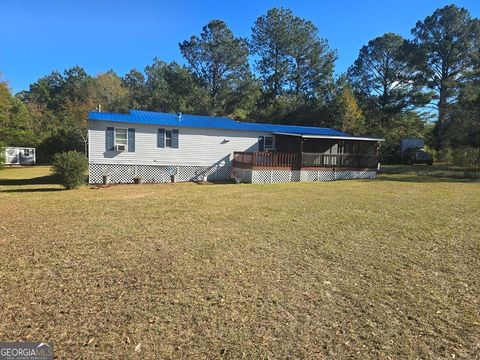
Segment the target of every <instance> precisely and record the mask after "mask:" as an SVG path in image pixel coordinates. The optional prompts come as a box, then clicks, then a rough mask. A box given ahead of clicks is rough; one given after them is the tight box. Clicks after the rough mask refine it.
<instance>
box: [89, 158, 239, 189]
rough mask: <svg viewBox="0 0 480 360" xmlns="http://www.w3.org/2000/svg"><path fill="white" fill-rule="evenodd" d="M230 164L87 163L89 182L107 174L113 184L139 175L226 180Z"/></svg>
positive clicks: (155, 179) (159, 178)
mask: <svg viewBox="0 0 480 360" xmlns="http://www.w3.org/2000/svg"><path fill="white" fill-rule="evenodd" d="M231 170H232V165H231V163H230V162H227V163H225V164H224V165H223V166H221V165H213V166H172V165H120V164H92V163H90V164H89V177H88V181H89V183H90V184H101V183H102V182H103V176H104V175H109V176H110V182H111V183H114V184H128V183H133V178H134V177H136V176H139V177H140V178H142V180H143V181H144V182H147V183H150V182H152V183H154V182H170V181H171V178H170V176H171V175H176V181H198V180H203V178H204V176H207V180H227V179H228V178H229V177H230V173H231Z"/></svg>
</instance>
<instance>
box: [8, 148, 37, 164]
mask: <svg viewBox="0 0 480 360" xmlns="http://www.w3.org/2000/svg"><path fill="white" fill-rule="evenodd" d="M2 151H3V157H4V159H5V160H4V161H5V164H7V165H34V164H35V162H36V155H35V148H31V147H11V146H10V147H4V148H2Z"/></svg>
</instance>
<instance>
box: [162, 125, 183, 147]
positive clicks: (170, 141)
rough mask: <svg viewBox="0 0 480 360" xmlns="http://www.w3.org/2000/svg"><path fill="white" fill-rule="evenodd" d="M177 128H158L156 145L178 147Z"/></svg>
mask: <svg viewBox="0 0 480 360" xmlns="http://www.w3.org/2000/svg"><path fill="white" fill-rule="evenodd" d="M178 138H179V136H178V129H171V130H166V129H158V134H157V147H159V148H172V149H178Z"/></svg>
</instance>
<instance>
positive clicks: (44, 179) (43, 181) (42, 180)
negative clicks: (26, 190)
mask: <svg viewBox="0 0 480 360" xmlns="http://www.w3.org/2000/svg"><path fill="white" fill-rule="evenodd" d="M47 184H52V185H53V184H58V181H57V180H56V178H55V177H54V176H53V175H45V176H39V177H35V178H30V179H0V185H4V186H20V185H47Z"/></svg>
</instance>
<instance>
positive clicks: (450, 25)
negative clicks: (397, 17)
mask: <svg viewBox="0 0 480 360" xmlns="http://www.w3.org/2000/svg"><path fill="white" fill-rule="evenodd" d="M412 34H413V36H414V40H413V42H412V44H413V45H414V46H415V49H416V53H415V56H413V57H412V59H411V60H412V63H413V64H414V65H415V67H416V69H417V70H418V77H417V80H418V82H419V84H421V85H423V86H425V87H426V88H427V89H430V90H432V91H433V92H434V94H435V96H434V101H435V108H436V110H437V111H438V118H437V121H436V126H435V135H436V136H435V137H436V148H437V150H439V149H441V148H442V147H443V145H444V140H445V139H444V134H443V130H444V127H445V125H446V122H447V119H448V116H447V115H448V111H449V108H450V105H451V104H452V103H453V102H454V101H455V99H456V98H457V95H458V91H459V88H460V84H461V83H462V82H464V80H465V78H466V77H465V75H466V73H468V72H469V71H470V70H471V67H472V62H471V59H472V56H473V55H474V53H475V52H478V40H479V37H480V33H479V21H478V20H477V19H472V17H471V16H470V13H469V12H468V10H466V9H464V8H459V7H457V6H455V5H447V6H445V7H443V8H441V9H438V10H436V11H435V12H434V13H433V14H432V15H431V16H427V17H426V18H425V20H423V21H419V22H417V24H416V26H415V27H414V28H413V29H412Z"/></svg>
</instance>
